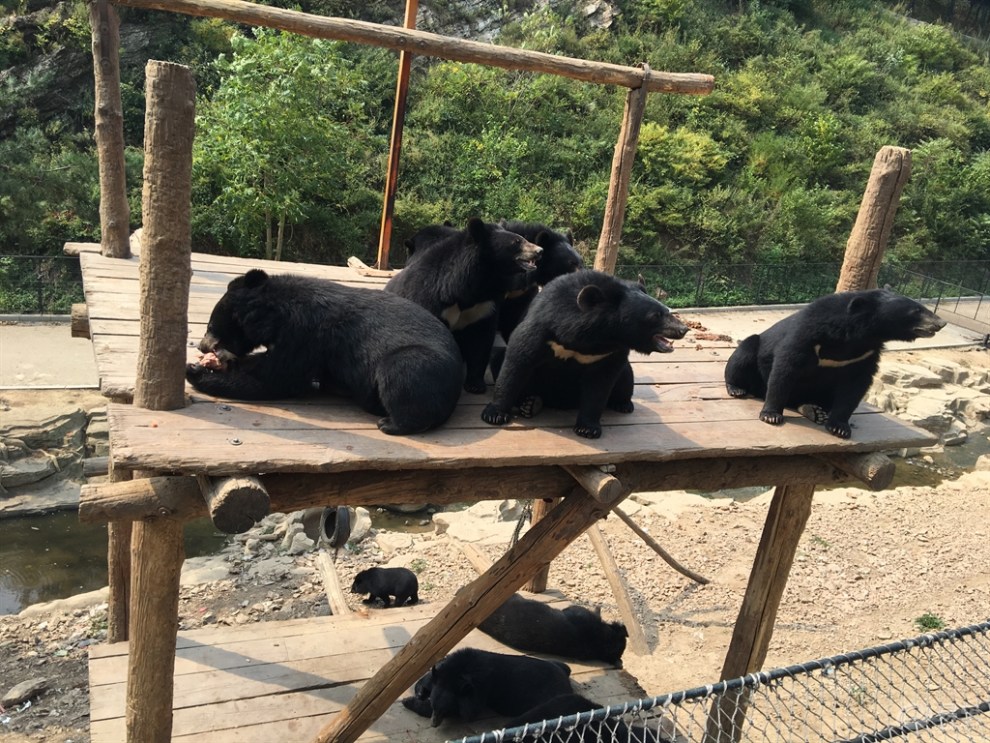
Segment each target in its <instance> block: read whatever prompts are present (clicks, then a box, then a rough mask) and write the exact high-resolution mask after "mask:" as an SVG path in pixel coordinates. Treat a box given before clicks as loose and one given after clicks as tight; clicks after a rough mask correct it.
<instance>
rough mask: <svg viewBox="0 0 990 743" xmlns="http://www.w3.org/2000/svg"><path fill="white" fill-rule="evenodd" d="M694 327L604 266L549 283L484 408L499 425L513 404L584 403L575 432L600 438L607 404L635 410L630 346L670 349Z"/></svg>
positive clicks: (485, 416)
mask: <svg viewBox="0 0 990 743" xmlns="http://www.w3.org/2000/svg"><path fill="white" fill-rule="evenodd" d="M687 330H688V329H687V326H686V325H684V324H683V323H681V322H680V321H679V320H678V319H677V318H676V317H674V315H673V314H671V312H670V310H669V309H667V307H665V306H664V305H663V304H661V303H660V302H659V301H658V300H656V299H654V298H653V297H651V296H649V295H648V294H647V293H646V290H645V288H644V287H643V286H642V285H641V284H636V283H633V282H629V281H622V280H619V279H616V278H614V277H612V276H609V275H608V274H605V273H601V272H600V271H587V270H585V271H578V272H576V273H572V274H568V275H567V276H561V277H560V278H557V279H554V280H553V281H551V282H550V283H549V284H547V285H546V287H544V289H543V291H541V292H540V293H539V294H538V295H537V297H536V299H534V300H533V304H532V305H531V306H530V308H529V312H528V313H527V314H526V317H525V319H524V320H523V321H522V323H521V324H520V325H519V327H518V328H516V330H515V332H514V333H513V334H512V339H511V340H510V341H509V345H508V346H507V347H506V353H505V363H504V364H503V365H502V368H501V371H500V372H499V375H498V381H497V382H496V384H495V394H494V397H493V400H492V402H491V403H489V404H488V405H487V406H486V407H485V409H484V410H483V411H482V413H481V418H482V420H484V421H485V422H487V423H491V424H493V425H502V424H504V423H507V422H508V421H509V418H510V416H511V412H512V409H513V408H514V407H516V406H519V405H522V406H523V411H522V412H523V414H524V415H526V414H528V412H527V411H526V409H525V408H526V406H527V405H528V404H530V403H529V401H530V400H533V399H534V398H539V399H541V400H542V402H543V403H544V404H546V405H549V406H551V407H556V408H575V407H576V408H577V409H578V415H577V422H576V423H575V425H574V432H575V433H576V434H578V435H579V436H583V437H585V438H590V439H595V438H598V437H599V436H601V433H602V429H601V416H602V413H603V412H604V410H605V408H606V407H609V408H611V409H613V410H616V411H618V412H624V413H629V412H632V410H633V403H632V393H633V376H632V368H631V367H630V366H629V351H630V350H634V351H639V352H640V353H646V354H648V353H651V352H653V351H659V352H661V353H666V352H669V351H671V350H673V347H672V346H671V344H670V343H669V342H668V341H667V339H668V338H683V337H684V334H685V333H687Z"/></svg>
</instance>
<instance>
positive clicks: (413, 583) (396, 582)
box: [351, 568, 419, 609]
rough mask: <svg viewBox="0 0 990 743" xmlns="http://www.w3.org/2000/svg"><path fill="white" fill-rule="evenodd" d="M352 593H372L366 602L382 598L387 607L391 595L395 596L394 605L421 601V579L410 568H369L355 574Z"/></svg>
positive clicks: (370, 602) (369, 602)
mask: <svg viewBox="0 0 990 743" xmlns="http://www.w3.org/2000/svg"><path fill="white" fill-rule="evenodd" d="M351 593H370V594H371V595H370V596H369V597H368V598H366V599H365V600H364V602H363V603H365V604H373V603H374V602H375V601H376V600H377V599H381V600H382V601H383V602H384V604H385V608H386V609H387V608H388V607H389V606H390V603H389V596H395V604H393V605H394V606H405V604H406V602H408V603H410V604H415V603H416V602H417V601H419V580H417V578H416V574H415V573H414V572H413V571H412V570H409V569H408V568H368V569H367V570H362V571H361V572H360V573H358V574H357V575H355V576H354V583H352V584H351Z"/></svg>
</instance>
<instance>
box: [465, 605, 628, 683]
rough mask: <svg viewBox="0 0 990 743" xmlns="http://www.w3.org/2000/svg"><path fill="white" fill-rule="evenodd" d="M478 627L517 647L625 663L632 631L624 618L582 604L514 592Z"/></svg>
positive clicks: (577, 657)
mask: <svg viewBox="0 0 990 743" xmlns="http://www.w3.org/2000/svg"><path fill="white" fill-rule="evenodd" d="M478 629H480V630H481V631H482V632H484V633H485V634H487V635H490V636H491V637H494V638H495V639H496V640H498V641H499V642H502V643H504V644H506V645H508V646H509V647H511V648H515V649H516V650H525V651H528V652H534V653H548V654H550V655H560V656H562V657H564V658H573V659H574V660H601V661H605V662H606V663H611V664H612V665H614V666H621V665H622V653H623V651H625V649H626V638H627V637H628V636H629V633H628V632H627V631H626V628H625V625H623V624H622V623H621V622H613V623H609V622H605V621H603V620H602V617H601V614H600V613H599V612H593V611H591V610H590V609H586V608H584V607H583V606H568V607H567V608H565V609H563V610H561V609H555V608H554V607H552V606H550V605H549V604H546V603H544V602H543V601H536V600H533V599H527V598H524V597H523V596H520V595H519V594H513V595H512V596H510V597H509V598H508V599H507V600H506V601H505V603H503V604H502V605H501V606H500V607H498V608H497V609H496V610H495V611H494V612H492V613H491V615H489V616H488V618H487V619H485V621H483V622H482V623H481V624H479V625H478Z"/></svg>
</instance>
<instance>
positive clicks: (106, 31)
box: [74, 0, 131, 337]
mask: <svg viewBox="0 0 990 743" xmlns="http://www.w3.org/2000/svg"><path fill="white" fill-rule="evenodd" d="M89 24H90V26H91V27H92V38H93V75H94V77H95V82H96V90H95V94H96V152H97V155H98V156H99V161H100V232H101V239H100V245H101V252H102V253H103V255H105V256H108V257H110V258H127V257H129V256H130V244H129V235H130V230H131V210H130V206H129V204H128V203H127V183H126V181H125V178H124V175H125V171H124V107H123V104H122V103H121V101H120V18H119V17H118V16H117V10H116V9H115V8H114V7H113V6H112V5H111V4H110V2H109V0H92V1H91V2H90V3H89ZM74 337H75V336H74Z"/></svg>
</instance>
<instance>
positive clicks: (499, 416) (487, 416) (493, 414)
mask: <svg viewBox="0 0 990 743" xmlns="http://www.w3.org/2000/svg"><path fill="white" fill-rule="evenodd" d="M481 420H483V421H484V422H485V423H490V424H491V425H493V426H504V425H505V424H506V423H508V422H509V415H508V413H505V412H503V411H502V410H500V409H499V408H498V407H496V405H495V404H494V403H491V402H490V403H488V404H487V405H486V406H485V409H484V410H482V411H481Z"/></svg>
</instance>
